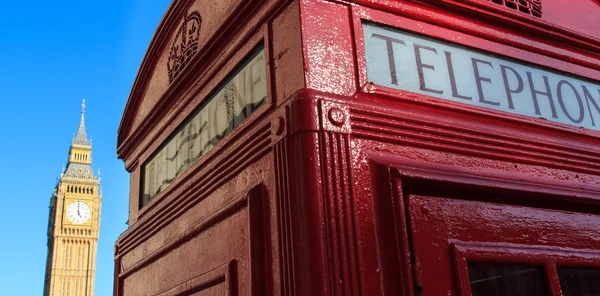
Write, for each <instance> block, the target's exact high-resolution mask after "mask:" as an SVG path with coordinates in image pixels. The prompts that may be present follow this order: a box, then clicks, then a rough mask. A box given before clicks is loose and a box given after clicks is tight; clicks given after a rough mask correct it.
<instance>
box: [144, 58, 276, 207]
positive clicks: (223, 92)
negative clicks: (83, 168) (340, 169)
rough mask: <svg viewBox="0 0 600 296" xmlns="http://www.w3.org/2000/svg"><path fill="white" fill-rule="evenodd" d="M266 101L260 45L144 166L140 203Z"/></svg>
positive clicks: (177, 174)
mask: <svg viewBox="0 0 600 296" xmlns="http://www.w3.org/2000/svg"><path fill="white" fill-rule="evenodd" d="M266 101H267V80H266V68H265V55H264V48H263V47H262V46H261V47H260V48H259V49H257V50H256V52H255V53H254V54H252V55H251V56H250V57H249V58H248V59H247V60H246V61H245V63H243V64H242V65H241V66H240V68H239V70H238V71H237V72H235V74H234V75H233V76H232V77H230V78H229V79H228V80H227V82H225V83H224V85H223V86H222V87H221V88H220V89H219V90H218V91H217V92H216V93H215V94H213V95H212V96H211V97H209V98H207V99H206V101H205V103H203V104H202V105H201V106H200V107H199V108H198V109H197V110H196V111H195V112H194V114H193V115H192V116H191V117H190V118H189V119H187V120H186V121H185V122H184V123H183V124H182V125H181V126H180V127H179V129H178V131H177V132H175V133H174V134H173V135H172V136H171V137H170V138H169V140H167V141H166V143H165V144H164V145H163V146H162V147H161V148H160V149H159V150H158V152H157V153H156V154H155V155H154V156H153V157H152V158H151V159H150V160H149V161H148V162H147V163H146V164H145V165H144V167H143V177H144V178H143V190H142V192H143V194H142V201H141V202H142V205H145V204H147V203H148V202H149V201H150V200H151V199H152V198H153V197H155V196H156V195H157V194H158V193H160V192H161V191H163V190H164V189H165V188H166V187H167V186H169V184H171V182H173V180H175V179H176V178H177V177H178V176H180V175H181V174H183V172H185V171H186V170H187V169H188V168H189V167H190V166H191V165H192V164H193V163H194V162H195V161H196V160H198V159H199V158H200V157H202V156H203V155H205V154H206V153H207V152H208V151H210V150H211V149H212V148H214V147H215V146H216V145H217V143H219V142H220V141H221V140H222V139H223V138H224V137H225V136H227V135H228V134H229V133H231V132H232V131H233V129H235V128H236V127H237V126H239V125H240V124H241V123H242V122H243V121H244V120H245V119H246V118H248V117H249V116H250V115H251V114H252V113H254V112H255V111H256V110H257V109H258V108H259V107H260V106H262V105H264V104H265V102H266Z"/></svg>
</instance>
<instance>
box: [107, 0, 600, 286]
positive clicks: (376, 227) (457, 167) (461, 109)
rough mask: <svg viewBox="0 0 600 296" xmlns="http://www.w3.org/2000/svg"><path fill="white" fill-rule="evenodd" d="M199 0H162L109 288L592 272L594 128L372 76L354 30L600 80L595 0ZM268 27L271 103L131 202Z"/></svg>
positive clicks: (597, 230)
mask: <svg viewBox="0 0 600 296" xmlns="http://www.w3.org/2000/svg"><path fill="white" fill-rule="evenodd" d="M208 2H210V1H191V0H186V1H183V0H182V1H174V2H173V3H172V4H171V6H170V7H169V9H168V11H167V13H166V15H165V18H164V19H163V21H162V22H161V24H160V26H159V28H158V29H157V31H156V34H155V37H154V39H153V41H152V43H151V44H150V47H149V49H148V52H147V54H146V57H145V59H144V61H143V63H142V66H141V68H140V72H139V74H138V77H137V79H136V82H135V84H134V86H133V89H132V92H131V97H130V99H129V101H128V103H127V107H126V108H125V112H124V115H123V120H122V122H121V126H120V128H119V138H118V141H119V143H118V149H117V151H118V155H119V157H120V158H121V159H123V160H124V162H125V166H126V168H127V170H128V171H129V172H130V173H131V191H130V212H129V229H128V230H127V231H126V232H125V233H123V235H122V236H121V237H120V238H119V240H118V241H117V243H116V246H115V286H114V287H115V289H114V294H115V295H220V294H224V293H227V295H404V296H409V295H425V296H438V295H470V286H469V280H468V271H467V269H466V268H467V267H466V262H467V261H466V260H475V259H476V260H480V261H481V260H483V261H493V262H511V263H515V262H525V263H536V264H541V265H543V266H544V268H545V272H546V275H547V278H548V286H549V290H550V291H551V294H552V295H560V286H559V282H558V279H557V272H556V269H557V268H556V264H568V265H573V266H587V267H590V266H592V267H595V268H600V259H599V258H600V256H599V254H600V253H599V252H600V241H599V240H598V238H599V237H600V218H599V217H600V133H599V132H596V131H592V130H586V129H582V128H576V127H571V126H566V125H562V124H558V123H553V122H549V121H544V120H540V119H537V118H531V117H525V116H520V115H514V114H508V113H502V112H497V111H492V110H484V109H481V108H478V107H473V106H468V105H463V104H459V103H454V102H450V101H444V100H441V99H437V98H433V97H428V96H424V95H421V94H416V93H409V92H406V91H399V90H395V89H390V88H387V87H383V86H379V85H375V84H372V83H369V81H368V80H367V72H366V61H365V50H364V46H363V44H364V40H363V37H362V36H363V32H362V25H361V24H362V22H363V21H371V22H376V23H379V24H384V25H388V26H391V27H395V28H400V29H403V30H406V31H410V32H415V33H421V34H424V35H427V36H429V37H431V38H436V39H440V40H446V41H450V42H456V43H459V44H462V45H465V46H468V47H472V48H475V49H477V50H481V51H487V52H491V53H494V54H497V55H500V56H507V57H511V58H514V59H516V60H519V61H526V62H529V63H533V64H536V65H539V66H543V67H548V68H550V69H555V70H559V71H564V72H567V73H570V74H573V75H579V76H582V77H585V78H587V79H590V80H594V81H598V80H600V22H598V21H597V20H598V19H600V5H599V2H598V1H592V0H582V1H577V4H575V3H573V4H569V8H568V11H569V12H568V13H564V12H565V8H564V5H565V3H566V2H565V1H561V0H543V13H544V14H543V17H542V18H536V17H531V16H528V15H523V14H520V12H518V11H514V10H510V9H507V8H506V7H504V6H501V5H498V4H495V3H492V2H491V1H487V0H480V1H478V0H461V1H458V0H457V1H450V0H442V1H408V0H407V1H384V0H355V1H342V0H339V1H334V0H331V1H328V0H295V1H292V0H290V1H286V0H269V1H255V0H252V1H235V0H231V1H215V2H214V3H212V2H211V3H212V4H210V5H212V6H210V5H208V4H207V3H208ZM192 8H194V9H198V10H200V14H201V16H202V18H203V23H202V30H204V31H202V32H204V33H202V34H204V35H201V44H200V48H199V50H198V53H197V54H196V55H195V56H194V57H193V58H192V59H191V61H190V62H189V64H188V65H187V66H186V68H185V69H184V71H183V72H182V74H180V76H179V77H178V78H176V79H175V80H174V81H173V82H172V83H171V84H169V83H168V80H167V73H166V70H165V69H166V68H165V65H166V63H165V52H166V51H168V48H169V46H170V44H171V37H172V36H173V32H174V31H175V30H176V28H177V26H178V22H179V21H180V20H181V19H182V15H183V14H184V12H186V11H188V10H189V9H192ZM211 12H212V13H211ZM261 40H262V42H264V45H265V53H266V57H267V58H266V63H267V77H268V81H267V85H268V103H267V106H265V107H264V108H262V109H261V110H260V111H258V112H257V113H255V114H253V115H252V116H251V117H250V118H249V119H247V120H246V121H244V122H243V123H242V124H241V125H240V126H239V127H238V128H236V130H234V131H233V132H232V133H231V134H230V135H228V136H227V137H226V139H224V140H223V141H221V142H220V143H219V144H218V145H217V146H216V147H215V148H214V149H213V150H211V151H210V152H209V153H208V154H207V155H206V156H204V157H202V158H201V159H200V160H198V161H197V162H196V163H194V164H193V165H192V166H191V167H190V168H189V169H188V170H187V171H186V172H185V173H184V174H183V175H181V176H179V177H178V178H177V179H176V180H175V181H174V182H173V183H172V184H171V185H170V186H169V187H168V188H167V189H166V190H165V191H163V192H161V193H160V194H159V195H158V196H157V197H155V198H154V199H153V200H152V201H151V202H150V203H149V204H148V205H146V206H144V207H140V204H139V201H140V198H139V197H140V185H141V178H142V173H141V166H142V165H143V164H144V163H145V162H146V161H147V160H148V159H149V158H150V157H151V156H152V155H153V154H154V152H155V151H156V150H157V149H158V148H159V147H160V146H161V144H162V143H163V142H164V141H165V140H166V139H167V138H168V137H169V135H171V134H172V133H173V132H174V131H175V130H176V128H177V127H178V126H179V125H180V124H181V123H182V122H183V121H184V119H185V118H187V117H188V116H189V115H190V114H191V112H192V111H193V110H194V109H195V108H196V107H197V106H199V105H200V104H201V103H202V101H203V100H204V99H206V97H207V96H208V95H209V94H210V93H211V92H213V91H214V90H215V89H216V88H217V87H218V85H219V84H220V82H221V81H223V79H225V78H226V77H227V76H228V74H229V73H230V72H231V71H232V70H233V69H235V67H236V66H237V64H238V63H239V62H240V61H242V60H243V58H244V57H245V56H246V54H247V53H248V52H249V51H250V50H252V48H254V46H255V45H256V44H258V43H259V42H261Z"/></svg>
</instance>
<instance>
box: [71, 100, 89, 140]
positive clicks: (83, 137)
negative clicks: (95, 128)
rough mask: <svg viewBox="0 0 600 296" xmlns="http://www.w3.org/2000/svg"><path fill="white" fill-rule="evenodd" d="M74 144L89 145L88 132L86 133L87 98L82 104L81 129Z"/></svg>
mask: <svg viewBox="0 0 600 296" xmlns="http://www.w3.org/2000/svg"><path fill="white" fill-rule="evenodd" d="M73 144H77V145H84V146H89V145H90V144H89V142H88V138H87V134H86V133H85V99H84V100H83V103H82V104H81V120H80V121H79V129H78V130H77V135H76V136H75V139H74V140H73Z"/></svg>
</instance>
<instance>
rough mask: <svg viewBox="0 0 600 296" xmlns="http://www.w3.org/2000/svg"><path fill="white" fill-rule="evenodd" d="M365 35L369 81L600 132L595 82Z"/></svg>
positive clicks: (399, 35) (406, 36) (373, 28)
mask: <svg viewBox="0 0 600 296" xmlns="http://www.w3.org/2000/svg"><path fill="white" fill-rule="evenodd" d="M363 30H364V34H365V55H366V62H367V77H368V80H369V81H370V82H373V83H375V84H379V85H382V86H387V87H391V88H395V89H400V90H407V91H411V92H415V93H420V94H424V95H430V96H434V97H438V98H442V99H446V100H451V101H455V102H460V103H466V104H470V105H475V106H481V107H486V108H491V109H496V110H502V111H507V112H511V113H516V114H522V115H527V116H531V117H536V118H545V119H548V120H551V121H555V122H560V123H564V124H568V125H572V126H580V127H585V128H589V129H594V130H600V83H598V82H592V81H589V80H584V79H579V78H576V77H574V76H572V75H566V74H562V73H558V72H556V71H551V70H547V69H542V68H540V67H537V66H534V65H527V64H524V63H516V62H513V61H509V60H508V59H504V58H500V57H497V56H494V55H492V54H487V53H480V52H476V51H474V50H472V49H468V48H465V47H462V46H458V45H454V44H451V43H448V42H443V41H439V40H434V39H430V38H426V37H422V36H419V35H416V34H411V33H406V32H402V31H399V30H395V29H390V28H385V27H380V26H377V25H373V24H364V25H363ZM598 79H600V77H598Z"/></svg>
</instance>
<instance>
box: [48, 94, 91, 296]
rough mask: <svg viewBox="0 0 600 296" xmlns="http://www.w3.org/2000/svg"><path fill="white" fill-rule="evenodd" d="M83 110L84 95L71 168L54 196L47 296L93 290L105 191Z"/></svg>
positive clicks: (77, 294)
mask: <svg viewBox="0 0 600 296" xmlns="http://www.w3.org/2000/svg"><path fill="white" fill-rule="evenodd" d="M84 114H85V100H84V103H83V104H82V110H81V121H80V124H79V130H78V131H77V135H76V136H75V138H74V139H73V143H72V144H71V148H70V149H69V160H68V162H67V168H66V170H64V171H63V173H62V174H61V177H60V180H59V181H58V184H57V185H56V188H55V189H54V193H53V195H52V197H51V199H50V215H49V219H48V256H47V261H46V280H45V284H44V296H91V295H93V294H94V278H95V270H96V246H97V242H98V233H99V229H100V205H101V202H102V193H101V192H100V178H99V177H96V176H95V175H94V173H93V171H92V144H91V143H90V142H89V141H88V137H87V134H86V131H85V121H84ZM98 174H99V173H98Z"/></svg>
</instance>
